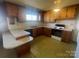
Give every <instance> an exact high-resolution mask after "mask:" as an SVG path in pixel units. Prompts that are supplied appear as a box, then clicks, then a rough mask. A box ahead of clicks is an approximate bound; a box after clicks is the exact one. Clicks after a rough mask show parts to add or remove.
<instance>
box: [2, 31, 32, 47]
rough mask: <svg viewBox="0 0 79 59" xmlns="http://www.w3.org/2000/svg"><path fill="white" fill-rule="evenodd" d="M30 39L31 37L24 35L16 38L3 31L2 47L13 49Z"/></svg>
mask: <svg viewBox="0 0 79 59" xmlns="http://www.w3.org/2000/svg"><path fill="white" fill-rule="evenodd" d="M32 40H33V38H32V37H31V36H26V37H24V38H21V39H19V40H16V38H15V37H13V35H12V34H11V33H10V32H5V33H3V47H4V48H5V49H13V48H16V47H19V46H21V45H23V44H26V43H28V42H31V41H32Z"/></svg>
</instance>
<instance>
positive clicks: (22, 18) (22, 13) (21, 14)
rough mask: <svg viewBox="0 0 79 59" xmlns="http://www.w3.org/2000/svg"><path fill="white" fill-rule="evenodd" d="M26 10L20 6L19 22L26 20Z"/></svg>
mask: <svg viewBox="0 0 79 59" xmlns="http://www.w3.org/2000/svg"><path fill="white" fill-rule="evenodd" d="M25 14H26V13H25V8H24V7H22V6H19V9H18V18H19V21H21V22H22V21H23V20H25V17H26V16H25Z"/></svg>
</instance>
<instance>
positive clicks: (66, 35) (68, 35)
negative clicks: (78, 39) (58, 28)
mask: <svg viewBox="0 0 79 59" xmlns="http://www.w3.org/2000/svg"><path fill="white" fill-rule="evenodd" d="M62 42H66V43H71V42H72V31H63V32H62Z"/></svg>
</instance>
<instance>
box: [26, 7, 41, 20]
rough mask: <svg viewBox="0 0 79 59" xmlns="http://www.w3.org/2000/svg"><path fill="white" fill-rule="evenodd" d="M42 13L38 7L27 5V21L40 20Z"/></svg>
mask: <svg viewBox="0 0 79 59" xmlns="http://www.w3.org/2000/svg"><path fill="white" fill-rule="evenodd" d="M40 16H41V14H40V12H39V10H38V9H36V8H32V7H27V9H26V21H40V19H41V17H40Z"/></svg>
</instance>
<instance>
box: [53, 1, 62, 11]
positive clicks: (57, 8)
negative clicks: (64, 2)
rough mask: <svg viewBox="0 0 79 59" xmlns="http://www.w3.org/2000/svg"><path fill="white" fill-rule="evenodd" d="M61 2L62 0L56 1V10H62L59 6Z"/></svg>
mask: <svg viewBox="0 0 79 59" xmlns="http://www.w3.org/2000/svg"><path fill="white" fill-rule="evenodd" d="M60 3H61V0H55V1H54V4H55V8H54V9H53V11H54V12H59V11H60V8H59V5H60Z"/></svg>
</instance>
